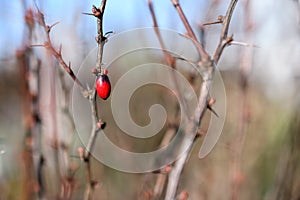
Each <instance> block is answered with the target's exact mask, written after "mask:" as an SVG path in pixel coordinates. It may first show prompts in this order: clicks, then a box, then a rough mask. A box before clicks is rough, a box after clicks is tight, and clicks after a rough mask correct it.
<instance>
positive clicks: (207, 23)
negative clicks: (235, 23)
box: [202, 21, 223, 26]
mask: <svg viewBox="0 0 300 200" xmlns="http://www.w3.org/2000/svg"><path fill="white" fill-rule="evenodd" d="M221 23H223V21H213V22H206V23H204V24H202V26H208V25H214V24H221Z"/></svg>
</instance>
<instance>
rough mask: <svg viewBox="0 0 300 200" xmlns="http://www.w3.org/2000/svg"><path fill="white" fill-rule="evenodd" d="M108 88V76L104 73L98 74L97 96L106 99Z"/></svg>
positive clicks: (108, 92) (109, 87) (108, 93)
mask: <svg viewBox="0 0 300 200" xmlns="http://www.w3.org/2000/svg"><path fill="white" fill-rule="evenodd" d="M110 89H111V86H110V81H109V78H108V76H107V75H106V74H101V75H98V76H97V79H96V90H97V94H98V96H99V97H100V98H101V99H103V100H106V99H107V98H108V97H109V95H110Z"/></svg>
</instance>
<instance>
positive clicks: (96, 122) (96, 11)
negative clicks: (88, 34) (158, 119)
mask: <svg viewBox="0 0 300 200" xmlns="http://www.w3.org/2000/svg"><path fill="white" fill-rule="evenodd" d="M105 6H106V0H102V1H101V5H100V7H99V8H96V6H93V7H92V13H93V15H94V16H95V17H96V18H97V30H98V36H97V39H96V41H97V43H98V51H97V62H96V75H98V74H99V73H103V72H102V58H103V49H104V44H105V41H106V37H105V36H104V34H103V14H104V10H105ZM96 97H97V94H96V90H95V89H93V90H92V92H91V93H90V95H89V98H88V99H89V102H90V107H91V110H92V123H93V125H92V131H91V135H90V138H89V141H88V144H87V147H86V151H85V154H84V161H85V162H86V173H87V181H88V183H87V186H86V191H85V196H84V199H92V196H93V191H94V186H95V181H94V180H93V179H92V172H91V162H90V156H91V152H92V150H93V149H94V144H95V142H96V137H97V134H98V132H99V131H100V130H101V129H103V128H104V127H105V123H104V122H102V121H101V120H100V119H99V115H98V112H97V101H96Z"/></svg>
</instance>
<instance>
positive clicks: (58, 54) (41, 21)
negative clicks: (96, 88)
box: [31, 8, 86, 92]
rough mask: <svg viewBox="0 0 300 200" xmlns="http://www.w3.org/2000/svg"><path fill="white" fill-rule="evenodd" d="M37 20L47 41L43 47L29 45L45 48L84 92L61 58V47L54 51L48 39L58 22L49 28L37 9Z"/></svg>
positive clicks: (70, 69) (83, 88)
mask: <svg viewBox="0 0 300 200" xmlns="http://www.w3.org/2000/svg"><path fill="white" fill-rule="evenodd" d="M37 18H38V23H39V24H40V25H41V26H42V27H43V28H44V31H45V33H46V38H47V41H46V42H45V43H44V44H43V45H31V46H43V47H45V48H46V49H47V50H48V51H49V52H50V54H51V55H52V56H54V57H55V58H56V60H57V61H58V62H59V64H60V65H61V66H62V67H63V68H64V70H65V71H66V72H67V73H68V74H69V75H70V77H71V78H72V79H73V81H74V82H75V83H76V84H77V86H78V87H79V89H80V90H81V91H82V92H86V89H85V87H84V86H83V84H82V83H81V82H80V81H79V79H78V78H77V77H76V75H75V74H74V72H73V70H72V68H71V64H70V63H69V64H66V62H65V61H64V59H63V58H62V54H61V46H60V48H59V50H56V49H55V48H54V46H53V44H52V41H51V37H50V31H51V29H52V28H53V27H54V26H55V25H57V24H58V22H56V23H54V24H52V25H50V26H49V25H47V24H46V22H45V17H44V14H43V13H42V12H41V11H40V10H39V9H38V8H37Z"/></svg>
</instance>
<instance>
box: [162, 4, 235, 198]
mask: <svg viewBox="0 0 300 200" xmlns="http://www.w3.org/2000/svg"><path fill="white" fill-rule="evenodd" d="M171 1H172V3H173V5H174V6H175V7H176V8H177V11H178V13H179V15H180V16H181V18H185V17H184V15H183V13H182V10H181V8H180V6H179V3H178V1H176V0H171ZM237 1H238V0H232V1H231V3H230V6H229V8H228V11H227V13H226V16H225V17H224V19H223V27H222V32H221V36H220V38H221V39H220V43H219V45H218V47H217V51H216V53H215V55H214V60H210V56H209V55H208V54H207V53H206V52H205V51H204V49H203V51H202V45H201V44H200V43H199V42H195V41H194V42H195V44H196V46H197V47H198V50H199V53H200V55H201V56H202V58H201V61H199V63H198V65H199V67H201V66H204V68H205V70H204V71H203V77H202V78H203V83H202V85H201V88H200V93H199V94H200V95H199V100H198V106H197V108H196V110H195V112H194V117H193V118H192V120H190V121H189V122H188V125H187V128H186V129H185V130H184V132H185V137H184V138H183V141H182V144H181V147H180V152H183V153H182V155H181V157H180V158H179V159H178V160H177V161H176V162H175V165H174V168H173V169H172V170H171V172H170V174H169V181H168V186H167V190H166V196H165V200H173V199H175V197H176V193H177V187H178V184H179V178H180V175H181V173H182V170H183V167H184V165H185V163H186V161H187V159H188V157H189V154H190V153H191V150H192V146H193V141H194V139H195V136H194V135H193V133H196V132H197V130H198V126H199V124H200V123H201V121H202V118H203V116H204V114H205V112H206V110H207V106H208V105H209V104H208V98H209V89H210V87H211V84H212V78H213V75H214V70H215V65H216V64H217V62H218V60H219V57H220V55H221V53H222V51H223V49H224V47H225V46H226V44H227V43H229V42H231V41H232V37H228V36H227V35H228V27H229V24H230V19H231V16H232V12H233V10H234V7H235V5H236V3H237ZM182 21H183V23H184V24H185V25H186V24H188V22H187V20H186V21H185V20H184V19H183V20H182ZM186 28H187V30H188V32H189V31H190V30H189V29H188V27H186ZM189 35H191V33H189ZM201 51H202V53H201ZM203 52H205V53H203Z"/></svg>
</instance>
